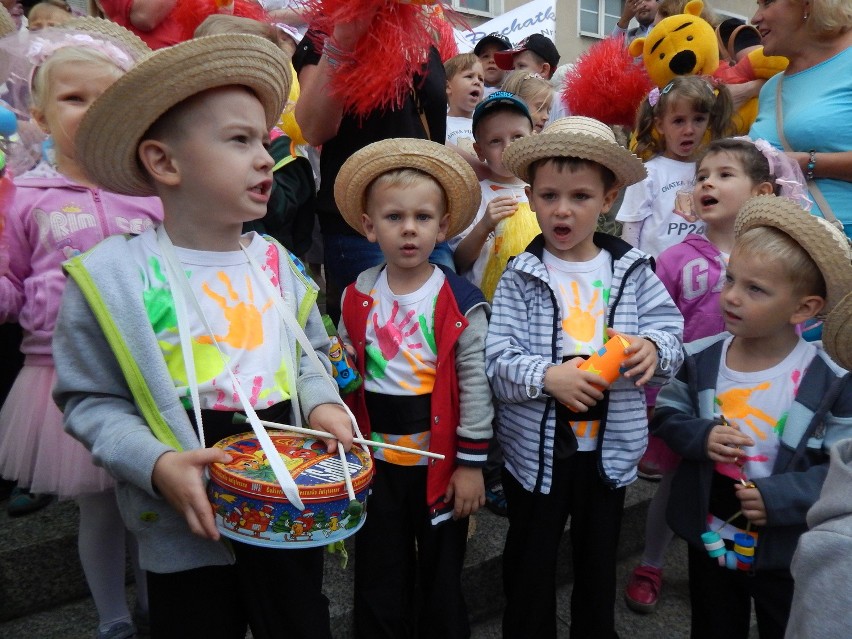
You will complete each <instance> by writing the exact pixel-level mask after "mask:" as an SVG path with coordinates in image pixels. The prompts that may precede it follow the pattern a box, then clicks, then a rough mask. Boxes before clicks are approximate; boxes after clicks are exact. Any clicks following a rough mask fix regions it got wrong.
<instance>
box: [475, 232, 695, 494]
mask: <svg viewBox="0 0 852 639" xmlns="http://www.w3.org/2000/svg"><path fill="white" fill-rule="evenodd" d="M594 242H595V245H597V246H599V247H600V248H603V249H606V250H607V251H608V252H609V253H610V255H611V256H612V287H611V290H610V296H609V301H608V307H607V313H606V319H607V322H606V323H607V326H608V327H611V328H613V329H615V330H617V331H619V332H621V333H624V334H626V335H639V336H641V337H645V338H647V339H649V340H651V341H652V342H654V343H655V344H656V345H657V350H658V357H659V359H658V363H657V370H656V371H655V372H654V377H653V378H652V379H651V381H650V382H649V384H650V385H653V386H662V385H664V384H666V383H667V382H668V381H669V379H670V378H671V377H672V376H673V375H674V373H675V372H676V371H677V369H678V368H679V367H680V365H681V363H682V361H683V352H682V349H681V336H682V333H683V317H682V316H681V314H680V312H679V311H678V309H677V307H676V306H675V304H674V302H673V301H672V298H671V296H670V295H669V294H668V292H667V291H666V288H665V287H664V286H663V283H662V282H661V281H660V280H659V279H658V278H657V276H656V275H654V273H653V262H652V260H651V257H650V256H648V255H646V254H645V253H642V252H641V251H639V250H638V249H635V248H633V247H631V246H630V245H629V244H627V243H626V242H624V241H623V240H621V239H619V238H615V237H612V236H610V235H606V234H603V233H595V235H594ZM543 251H544V239H543V237H542V236H541V235H539V236H538V237H537V238H535V239H534V240H533V241H532V243H530V245H529V246H528V247H527V250H526V251H525V252H524V253H521V254H520V255H518V256H517V257H515V258H513V259H511V260H510V261H509V264H508V266H507V267H506V272H505V273H503V277H502V278H501V280H500V283H499V284H498V286H497V292H496V293H495V295H494V304H493V311H492V316H491V323H490V325H489V329H488V337H487V339H486V343H485V361H486V372H487V374H488V378H489V380H490V381H491V386H492V388H493V390H494V394H495V396H496V398H497V401H498V406H497V416H498V429H497V436H498V439H499V440H500V444H501V446H502V448H503V453H504V455H505V458H506V468H507V469H508V470H509V472H511V473H512V475H513V476H514V477H515V478H516V479H517V480H518V481H519V482H520V483H521V485H523V487H524V488H525V489H526V490H529V491H533V492H541V493H544V494H547V493H549V492H550V485H551V481H552V476H553V448H554V438H555V432H556V407H555V402H556V400H555V399H554V398H552V397H549V396H548V395H546V394H545V393H544V391H543V386H544V373H545V371H546V370H547V368H549V367H550V366H553V365H554V364H558V363H560V362H562V358H563V353H562V314H561V311H560V308H559V303H558V302H557V299H556V295H555V293H554V291H553V288H552V287H551V284H550V278H549V275H548V273H547V269H546V268H545V267H544V264H543V263H542V255H543ZM646 415H647V412H646V407H645V389H644V388H637V387H636V386H634V384H633V382H632V381H630V380H629V379H625V378H621V379H619V380H617V381H616V382H614V383H613V384H612V385H611V387H610V390H609V406H608V410H607V414H606V415H605V417H604V418H603V419H602V420H601V426H600V429H599V431H598V447H597V454H598V469H599V472H600V475H601V479H602V480H603V481H604V482H605V483H607V484H608V485H611V486H612V487H613V488H620V487H622V486H626V485H628V484H630V483H631V482H633V481H634V480H635V479H636V465H637V464H638V463H639V459H640V458H641V457H642V453H643V452H644V451H645V447H646V445H647V442H648V422H647V416H646Z"/></svg>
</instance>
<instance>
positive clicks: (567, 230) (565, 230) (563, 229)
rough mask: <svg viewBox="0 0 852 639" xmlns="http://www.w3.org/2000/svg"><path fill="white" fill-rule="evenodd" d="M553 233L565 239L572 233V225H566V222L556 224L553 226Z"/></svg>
mask: <svg viewBox="0 0 852 639" xmlns="http://www.w3.org/2000/svg"><path fill="white" fill-rule="evenodd" d="M553 235H554V236H556V237H557V238H559V239H561V240H564V239H565V238H567V237H568V236H569V235H571V227H570V226H566V225H564V224H560V225H559V226H554V227H553Z"/></svg>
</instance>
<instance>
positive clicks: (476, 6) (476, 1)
mask: <svg viewBox="0 0 852 639" xmlns="http://www.w3.org/2000/svg"><path fill="white" fill-rule="evenodd" d="M499 1H500V0H452V6H453V9H455V10H456V11H461V12H462V13H473V14H476V15H480V16H493V15H496V12H497V9H498V7H497V4H498V2H499Z"/></svg>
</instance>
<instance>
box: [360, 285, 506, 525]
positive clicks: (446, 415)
mask: <svg viewBox="0 0 852 639" xmlns="http://www.w3.org/2000/svg"><path fill="white" fill-rule="evenodd" d="M443 270H444V272H445V275H446V277H447V279H446V280H445V281H444V284H443V286H442V288H441V290H440V292H439V293H438V300H437V302H436V304H435V345H436V347H437V349H438V354H437V360H436V365H435V386H434V388H433V389H432V411H431V421H430V423H431V426H432V428H431V437H430V446H429V449H430V451H431V452H435V453H441V454H442V455H444V456H445V459H443V460H437V459H430V460H429V468H428V471H427V479H426V500H427V504H428V505H429V516H430V517H431V518H432V520H433V523H438V522H437V521H436V520H440V521H443V520H444V519H446V518H448V517H449V514H450V513H451V512H452V509H453V507H452V504H447V503H446V502H444V494H445V492H446V490H447V485H448V484H449V481H450V478H451V477H452V474H453V472H454V471H455V469H456V466H457V465H463V466H474V467H481V466H483V465H484V464H485V459H486V457H487V454H488V440H489V438H490V434H489V436H488V437H485V438H483V439H466V438H461V437H459V436H458V434H457V432H456V428H457V426H458V425H459V420H460V411H459V383H458V375H457V371H456V357H455V348H456V343H457V342H458V340H459V336H460V335H461V334H462V331H464V330H465V329H466V328H467V326H468V320H467V318H466V317H465V314H464V312H463V311H462V309H464V311H467V310H470V309H471V308H472V307H473V306H475V305H477V304H480V303H482V302H484V299H485V298H484V296H483V295H482V292H481V291H480V290H479V289H477V288H476V287H474V286H473V285H472V284H470V282H468V281H467V280H465V279H463V278H460V277H459V276H457V275H456V274H455V273H453V272H451V271H447V270H446V269H443ZM373 305H374V302H373V298H372V297H370V296H369V295H368V294H366V293H363V292H361V291H359V290H358V289H357V288H356V284H351V285H350V286H349V287H347V289H346V295H345V296H344V300H343V324H344V327H345V329H346V332H347V333H348V336H349V341H350V342H351V344H352V346H353V347H354V348H355V352H356V354H357V364H356V366H357V368H358V372H359V373H361V376H362V377H364V375H365V364H366V359H367V358H366V354H365V348H366V331H367V321H368V316H369V312H370V309H372V308H373ZM346 400H347V403H348V404H349V405H350V407H351V408H352V412H353V413H354V414H355V417H356V419H357V420H358V425H359V426H360V428H361V431H362V432H363V433H364V436H365V437H369V433H370V416H369V414H368V412H367V404H366V401H365V398H364V385H363V384H362V385H361V387H360V388H359V389H358V390H357V391H355V392H354V393H352V394H351V395H348V396H347V397H346Z"/></svg>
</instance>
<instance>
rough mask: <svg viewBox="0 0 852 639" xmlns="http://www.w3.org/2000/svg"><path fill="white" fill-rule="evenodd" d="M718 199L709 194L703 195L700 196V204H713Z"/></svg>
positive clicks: (716, 202) (717, 201)
mask: <svg viewBox="0 0 852 639" xmlns="http://www.w3.org/2000/svg"><path fill="white" fill-rule="evenodd" d="M718 203H719V200H717V199H716V198H715V197H712V196H710V195H703V196H702V197H701V206H713V205H714V204H718Z"/></svg>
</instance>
